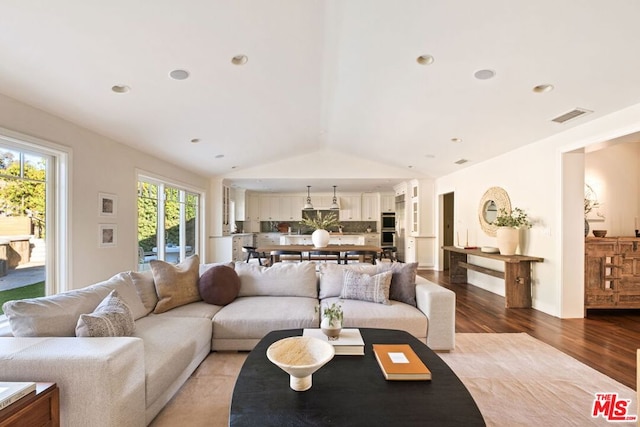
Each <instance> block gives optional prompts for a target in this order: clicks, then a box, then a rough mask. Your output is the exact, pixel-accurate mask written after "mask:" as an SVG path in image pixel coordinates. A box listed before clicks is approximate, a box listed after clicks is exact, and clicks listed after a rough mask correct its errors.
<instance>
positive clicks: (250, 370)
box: [229, 328, 485, 427]
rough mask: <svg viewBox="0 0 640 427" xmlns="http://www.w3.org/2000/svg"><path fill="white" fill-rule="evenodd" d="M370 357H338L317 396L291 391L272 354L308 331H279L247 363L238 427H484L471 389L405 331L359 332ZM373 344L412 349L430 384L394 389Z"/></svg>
mask: <svg viewBox="0 0 640 427" xmlns="http://www.w3.org/2000/svg"><path fill="white" fill-rule="evenodd" d="M360 332H361V334H362V338H363V339H364V342H365V355H364V356H335V357H334V358H333V360H331V361H330V362H329V363H327V364H326V365H325V366H323V367H322V368H321V369H320V370H319V371H317V372H316V373H315V374H313V385H312V387H311V389H309V390H308V391H304V392H296V391H293V390H292V389H291V388H289V375H288V374H287V373H285V372H284V371H282V370H281V369H280V368H278V367H277V366H275V365H274V364H273V363H271V362H270V361H269V360H268V359H267V356H266V352H267V348H268V347H269V346H270V345H271V344H272V343H274V342H275V341H278V340H279V339H282V338H286V337H291V336H297V335H302V329H289V330H283V331H273V332H270V333H269V334H268V335H267V336H265V337H264V338H263V339H262V340H261V341H260V342H259V343H258V345H257V346H256V347H255V348H254V349H253V351H252V352H251V353H249V356H247V360H246V361H245V363H244V365H243V367H242V370H241V371H240V374H239V375H238V379H237V381H236V385H235V388H234V390H233V397H232V400H231V410H230V414H229V425H231V426H251V427H253V426H279V427H280V426H328V425H335V426H347V425H348V426H425V425H433V426H456V427H458V426H466V427H467V426H484V425H485V423H484V419H483V418H482V414H480V410H479V409H478V406H477V405H476V403H475V401H474V400H473V398H472V397H471V395H470V394H469V391H468V390H467V388H466V387H465V386H464V384H462V382H461V381H460V379H459V378H458V377H457V376H456V374H454V373H453V371H452V370H451V369H450V368H449V366H448V365H447V364H446V363H444V361H443V360H442V359H440V357H439V356H438V355H437V354H436V353H434V352H433V351H432V350H431V349H429V348H428V347H427V346H426V345H424V344H423V343H421V342H420V341H419V340H418V339H416V338H415V337H413V336H412V335H410V334H408V333H407V332H404V331H396V330H388V329H366V328H360ZM372 344H409V345H410V346H411V348H413V350H414V351H415V352H416V354H417V355H418V356H419V357H420V359H422V361H423V362H424V363H425V364H426V365H427V366H428V367H429V369H430V370H431V373H432V375H433V379H432V380H431V381H387V380H385V379H384V376H383V375H382V372H381V371H380V367H379V366H378V362H377V361H376V359H375V356H374V355H373V350H372V347H371V345H372Z"/></svg>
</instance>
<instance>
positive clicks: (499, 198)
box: [478, 187, 511, 237]
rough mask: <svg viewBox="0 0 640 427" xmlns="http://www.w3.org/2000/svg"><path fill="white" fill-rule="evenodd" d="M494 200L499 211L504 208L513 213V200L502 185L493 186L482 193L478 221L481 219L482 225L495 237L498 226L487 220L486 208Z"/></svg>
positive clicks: (484, 229)
mask: <svg viewBox="0 0 640 427" xmlns="http://www.w3.org/2000/svg"><path fill="white" fill-rule="evenodd" d="M492 201H493V202H494V203H495V204H496V208H497V209H498V212H500V209H504V210H506V211H507V213H511V200H510V199H509V194H507V192H506V191H505V190H504V188H501V187H491V188H489V189H488V190H487V191H485V193H484V194H483V195H482V198H481V199H480V206H478V221H480V227H482V230H483V231H484V232H485V233H486V234H487V235H489V236H492V237H495V236H496V231H497V230H498V227H497V226H495V225H493V224H491V223H489V222H487V220H486V219H485V210H486V207H487V205H488V204H489V203H491V202H492Z"/></svg>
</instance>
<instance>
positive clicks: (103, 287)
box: [2, 273, 145, 337]
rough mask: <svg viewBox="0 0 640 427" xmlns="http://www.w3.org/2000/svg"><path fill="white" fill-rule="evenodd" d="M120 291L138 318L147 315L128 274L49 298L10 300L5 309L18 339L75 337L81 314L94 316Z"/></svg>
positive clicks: (122, 297) (118, 275)
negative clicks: (113, 293) (101, 306)
mask: <svg viewBox="0 0 640 427" xmlns="http://www.w3.org/2000/svg"><path fill="white" fill-rule="evenodd" d="M114 289H116V290H117V291H118V294H119V295H120V298H121V299H122V300H123V301H124V302H125V304H127V305H128V306H129V308H130V309H131V312H132V313H133V316H134V318H136V317H137V316H143V315H144V314H143V313H144V311H145V310H144V306H143V305H142V301H140V299H139V297H138V295H137V294H136V291H135V288H134V286H133V283H132V282H131V278H130V277H129V275H128V274H127V273H118V274H116V275H115V276H113V277H111V278H110V279H109V280H105V281H104V282H100V283H96V284H94V285H91V286H88V287H86V288H82V289H76V290H73V291H68V292H63V293H60V294H57V295H51V296H48V297H40V298H30V299H23V300H17V301H8V302H6V303H5V304H4V305H3V306H2V309H3V310H4V313H5V314H6V315H7V318H8V319H9V324H10V325H11V331H12V333H13V335H14V336H16V337H74V336H75V335H76V325H77V323H78V319H79V318H80V315H81V314H86V313H91V312H92V311H93V310H95V308H96V307H97V306H98V305H99V304H100V302H101V301H102V300H103V299H104V298H105V297H106V296H107V295H108V294H109V292H111V291H112V290H114Z"/></svg>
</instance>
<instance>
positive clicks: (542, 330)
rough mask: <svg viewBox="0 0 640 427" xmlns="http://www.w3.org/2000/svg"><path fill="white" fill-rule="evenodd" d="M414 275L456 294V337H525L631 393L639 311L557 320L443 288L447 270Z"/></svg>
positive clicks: (476, 291)
mask: <svg viewBox="0 0 640 427" xmlns="http://www.w3.org/2000/svg"><path fill="white" fill-rule="evenodd" d="M419 275H420V276H422V277H424V278H426V279H429V280H431V281H432V282H434V283H438V284H440V285H441V286H444V287H446V288H448V289H451V290H452V291H454V292H455V293H456V332H526V333H528V334H529V335H531V336H532V337H534V338H537V339H539V340H540V341H543V342H545V343H547V344H549V345H552V346H553V347H555V348H557V349H558V350H560V351H562V352H564V353H566V354H568V355H570V356H571V357H573V358H575V359H577V360H579V361H581V362H582V363H584V364H586V365H589V366H591V367H592V368H594V369H596V370H598V371H600V372H602V373H603V374H605V375H608V376H609V377H611V378H613V379H615V380H616V381H619V382H620V383H622V384H624V385H626V386H628V387H631V388H633V389H634V390H636V350H637V349H638V348H640V310H606V311H605V310H591V311H589V313H588V314H587V318H585V319H559V318H557V317H553V316H550V315H548V314H545V313H542V312H540V311H538V310H534V309H506V308H505V307H504V298H503V297H501V296H499V295H496V294H494V293H491V292H488V291H485V290H483V289H480V288H478V287H476V286H473V285H469V284H462V285H458V284H451V283H449V276H448V271H445V272H437V271H426V270H425V271H422V270H421V271H419Z"/></svg>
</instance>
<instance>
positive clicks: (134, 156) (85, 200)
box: [0, 95, 209, 289]
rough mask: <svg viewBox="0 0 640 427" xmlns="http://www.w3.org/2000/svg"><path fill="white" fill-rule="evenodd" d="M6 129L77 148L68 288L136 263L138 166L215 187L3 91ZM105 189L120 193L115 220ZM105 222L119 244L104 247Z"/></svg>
mask: <svg viewBox="0 0 640 427" xmlns="http://www.w3.org/2000/svg"><path fill="white" fill-rule="evenodd" d="M0 127H2V128H5V129H9V130H12V131H15V132H20V133H22V134H26V135H29V136H34V137H36V138H40V139H43V140H47V141H50V142H53V143H56V144H59V145H63V146H66V147H70V148H71V150H72V165H71V173H72V176H71V206H70V210H71V215H72V217H71V230H69V235H68V236H69V237H70V239H71V241H70V247H71V253H70V256H71V265H70V267H71V274H70V281H71V283H69V284H67V287H68V289H75V288H81V287H84V286H87V285H89V284H92V283H94V282H97V281H100V280H104V279H107V278H109V277H110V276H111V275H113V274H115V273H117V272H120V271H126V270H132V269H134V268H135V267H136V261H137V246H138V245H137V231H136V229H137V226H136V223H137V218H136V197H137V195H136V168H139V169H143V170H145V171H148V172H152V173H154V174H156V175H160V176H163V177H166V178H168V179H171V180H173V181H175V182H180V183H183V184H186V185H188V186H190V187H195V188H200V189H203V190H207V189H208V186H209V182H208V180H207V179H206V178H204V177H201V176H198V175H196V174H193V173H191V172H189V171H187V170H185V169H182V168H180V167H178V166H176V165H173V164H170V163H168V162H165V161H162V160H159V159H157V158H154V157H152V156H149V155H148V154H144V153H142V152H140V151H137V150H135V149H133V148H130V147H128V146H126V145H123V144H120V143H118V142H115V141H113V140H110V139H108V138H105V137H103V136H100V135H98V134H95V133H92V132H90V131H88V130H86V129H84V128H81V127H79V126H77V125H74V124H72V123H70V122H68V121H66V120H63V119H61V118H58V117H55V116H53V115H51V114H48V113H45V112H43V111H42V110H38V109H36V108H33V107H30V106H27V105H25V104H22V103H20V102H18V101H16V100H14V99H11V98H8V97H5V96H1V95H0ZM99 192H106V193H112V194H115V195H117V197H118V208H117V209H118V211H117V217H115V218H114V219H111V218H108V219H105V218H103V217H99V216H98V208H97V206H98V193H99ZM100 223H116V224H117V226H118V245H117V247H116V248H99V247H98V224H100ZM205 243H206V242H205Z"/></svg>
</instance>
